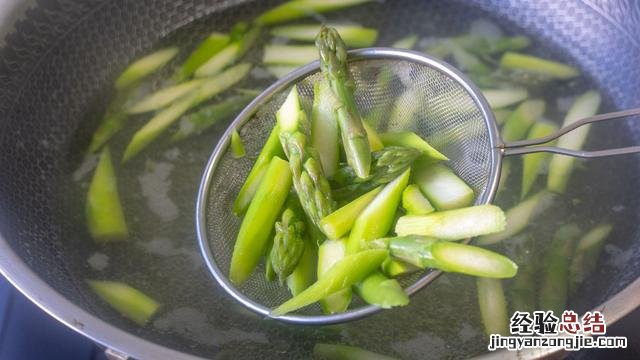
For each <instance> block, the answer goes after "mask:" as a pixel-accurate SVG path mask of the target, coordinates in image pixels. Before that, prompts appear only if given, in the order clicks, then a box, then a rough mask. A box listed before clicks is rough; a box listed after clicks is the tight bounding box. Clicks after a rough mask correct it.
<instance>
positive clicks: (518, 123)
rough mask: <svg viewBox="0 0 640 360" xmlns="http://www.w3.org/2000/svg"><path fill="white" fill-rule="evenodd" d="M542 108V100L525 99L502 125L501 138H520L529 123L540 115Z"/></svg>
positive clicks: (527, 129) (532, 122)
mask: <svg viewBox="0 0 640 360" xmlns="http://www.w3.org/2000/svg"><path fill="white" fill-rule="evenodd" d="M544 109H545V103H544V101H543V100H527V101H525V102H523V103H522V104H520V105H519V106H518V107H517V108H516V110H515V111H514V112H513V113H511V115H510V116H509V117H508V118H507V120H506V121H505V123H504V125H503V126H502V131H501V133H502V139H503V140H504V141H514V140H522V139H523V138H524V136H525V135H526V134H527V131H529V128H530V127H531V125H533V124H534V123H535V122H536V121H537V120H538V119H539V118H540V116H542V114H543V113H544Z"/></svg>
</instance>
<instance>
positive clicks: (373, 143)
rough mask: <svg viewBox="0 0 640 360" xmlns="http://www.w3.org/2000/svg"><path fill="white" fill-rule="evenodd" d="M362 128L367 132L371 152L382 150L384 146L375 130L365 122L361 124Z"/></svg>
mask: <svg viewBox="0 0 640 360" xmlns="http://www.w3.org/2000/svg"><path fill="white" fill-rule="evenodd" d="M362 126H364V130H365V131H366V132H367V140H369V147H370V148H371V151H380V150H382V149H383V148H384V144H383V143H382V139H381V138H380V134H378V131H376V129H375V128H374V127H373V126H371V125H369V124H367V122H366V121H363V122H362Z"/></svg>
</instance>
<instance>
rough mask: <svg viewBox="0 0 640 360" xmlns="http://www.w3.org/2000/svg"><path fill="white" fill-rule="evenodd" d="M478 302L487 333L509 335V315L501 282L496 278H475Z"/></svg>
mask: <svg viewBox="0 0 640 360" xmlns="http://www.w3.org/2000/svg"><path fill="white" fill-rule="evenodd" d="M476 286H477V288H478V304H479V305H480V316H481V317H482V323H483V324H484V331H485V333H486V334H487V335H491V334H500V335H503V336H508V335H509V327H508V324H509V316H508V315H507V300H506V299H505V297H504V291H503V289H502V283H501V282H500V280H498V279H488V278H481V277H479V278H477V279H476Z"/></svg>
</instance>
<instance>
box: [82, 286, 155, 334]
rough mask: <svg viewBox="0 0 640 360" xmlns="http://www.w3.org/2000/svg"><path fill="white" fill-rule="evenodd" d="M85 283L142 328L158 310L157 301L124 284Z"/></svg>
mask: <svg viewBox="0 0 640 360" xmlns="http://www.w3.org/2000/svg"><path fill="white" fill-rule="evenodd" d="M87 282H88V283H89V286H90V287H91V289H92V290H93V291H94V292H95V293H96V294H97V295H98V296H99V297H100V298H101V299H102V300H104V301H105V302H106V303H107V304H109V305H110V306H111V307H112V308H114V309H115V310H116V311H118V312H119V313H120V314H122V315H123V316H124V317H126V318H128V319H130V320H132V321H133V322H135V323H136V324H138V325H140V326H144V325H145V324H146V323H147V322H148V321H149V319H150V318H151V317H152V316H153V314H155V313H156V311H158V308H160V304H159V303H158V302H157V301H155V300H154V299H152V298H150V297H149V296H147V295H145V294H143V293H142V292H141V291H140V290H137V289H134V288H132V287H131V286H129V285H127V284H125V283H121V282H117V281H103V280H87Z"/></svg>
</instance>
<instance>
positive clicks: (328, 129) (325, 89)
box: [311, 81, 340, 178]
mask: <svg viewBox="0 0 640 360" xmlns="http://www.w3.org/2000/svg"><path fill="white" fill-rule="evenodd" d="M313 95H314V96H313V108H312V110H311V146H313V148H314V149H316V150H317V151H318V156H319V157H320V162H321V163H322V170H323V171H324V174H325V175H326V176H327V177H329V178H331V177H333V174H335V173H336V171H337V169H338V163H339V162H340V144H339V140H338V138H339V129H338V122H337V121H336V118H335V116H334V114H333V109H334V107H335V100H334V98H333V93H332V92H331V89H330V88H329V84H327V83H326V81H319V82H317V83H315V84H314V87H313Z"/></svg>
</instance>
